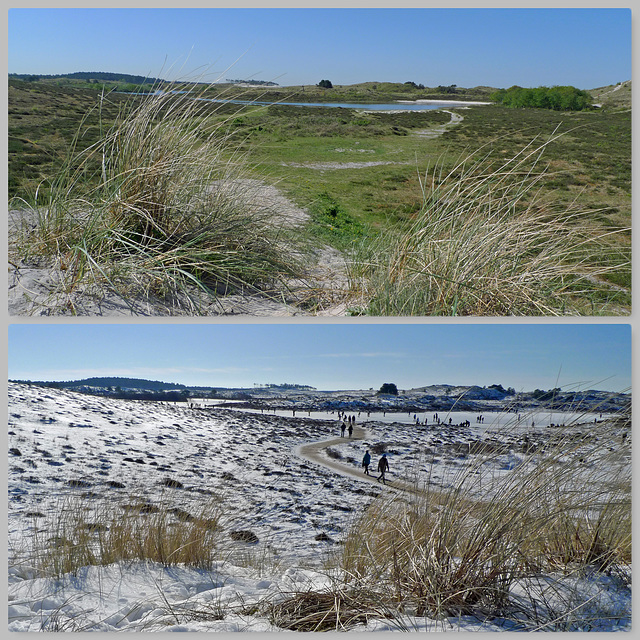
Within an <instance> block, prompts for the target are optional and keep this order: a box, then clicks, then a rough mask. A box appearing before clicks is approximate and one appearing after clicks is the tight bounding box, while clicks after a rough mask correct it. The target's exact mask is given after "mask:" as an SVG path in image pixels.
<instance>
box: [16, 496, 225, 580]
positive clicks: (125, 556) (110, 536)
mask: <svg viewBox="0 0 640 640" xmlns="http://www.w3.org/2000/svg"><path fill="white" fill-rule="evenodd" d="M223 519H224V511H223V509H222V506H221V504H220V502H219V501H218V500H211V501H210V502H208V503H206V504H203V505H202V506H201V507H199V511H198V512H197V513H195V514H190V513H188V512H187V511H185V510H183V509H181V508H177V507H171V506H170V505H169V504H168V503H160V504H159V505H150V504H148V503H146V502H143V501H140V500H138V499H135V498H134V499H133V500H132V501H130V502H129V503H128V504H124V503H120V504H117V503H112V502H108V503H107V502H105V503H100V504H97V505H92V507H91V508H90V509H89V508H88V507H87V504H86V500H85V501H83V500H81V499H80V498H74V497H68V498H65V499H63V500H62V501H61V503H60V504H59V505H58V507H57V508H56V510H55V515H54V516H53V517H52V519H51V521H50V522H49V523H48V524H47V526H46V527H42V529H40V530H36V534H35V536H34V538H33V540H32V541H30V542H29V544H30V545H31V548H30V549H29V550H27V551H25V553H26V562H28V563H30V565H31V567H32V569H33V570H35V572H36V573H37V574H38V575H43V576H56V577H59V576H63V575H65V574H74V573H75V572H77V571H78V570H79V569H80V568H82V567H86V566H91V565H109V564H113V563H121V562H124V563H128V562H135V561H150V562H157V563H160V564H162V565H164V566H174V565H178V564H183V565H186V566H190V567H195V568H202V569H208V568H210V567H211V566H212V564H213V562H214V558H215V556H216V554H218V553H220V550H221V548H222V543H223V538H224V536H223V533H222V529H223V526H222V525H223Z"/></svg>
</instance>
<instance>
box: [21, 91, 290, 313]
mask: <svg viewBox="0 0 640 640" xmlns="http://www.w3.org/2000/svg"><path fill="white" fill-rule="evenodd" d="M195 86H197V85H195ZM103 99H104V100H107V99H108V96H104V97H103ZM211 108H212V107H211V103H210V102H207V101H204V100H201V99H200V95H199V94H198V93H197V90H196V89H194V85H190V86H180V85H178V86H175V87H174V88H173V90H172V91H165V92H162V93H158V94H156V95H150V96H145V97H135V98H132V99H131V101H130V102H128V103H127V106H126V107H125V108H124V109H123V111H122V113H121V115H120V117H119V118H118V119H117V121H116V123H115V125H114V126H113V127H111V128H110V129H109V130H108V131H105V132H104V134H103V135H102V138H101V140H100V141H99V142H98V143H97V144H95V145H93V146H91V147H89V148H88V149H86V150H84V151H81V152H76V145H77V143H78V138H77V137H76V140H75V143H74V145H73V146H72V148H71V150H70V153H69V158H68V161H67V163H66V165H65V167H64V169H63V170H62V171H61V172H60V173H59V174H58V175H57V176H56V177H55V178H54V180H53V183H52V185H51V196H50V198H49V201H48V202H47V203H46V204H45V205H44V206H43V207H38V208H36V209H35V210H34V211H33V215H32V216H30V221H31V222H32V224H25V225H23V226H22V229H21V230H19V238H18V242H17V248H18V253H19V254H20V256H21V257H22V258H26V259H29V258H34V257H39V256H47V257H49V258H50V259H52V260H53V262H54V264H55V267H56V268H57V270H58V273H59V288H60V291H61V292H62V293H67V294H71V293H72V292H73V291H74V290H76V289H77V288H78V287H86V286H90V285H91V284H98V285H99V286H101V287H103V288H106V289H110V290H113V291H116V292H117V293H118V294H119V295H120V296H121V297H122V299H124V300H125V301H127V300H135V299H136V298H141V297H142V298H149V297H158V298H161V299H167V300H170V301H171V302H172V303H173V304H175V305H176V306H178V307H180V306H182V307H185V308H186V309H187V311H189V312H191V313H194V314H198V313H201V312H202V310H201V308H200V302H199V299H198V296H197V295H191V296H190V295H188V291H189V290H193V289H195V290H196V292H197V291H198V290H199V291H202V292H205V293H209V292H216V291H217V292H226V291H235V290H249V291H256V290H261V291H266V292H269V293H271V294H273V295H274V296H276V297H277V296H278V295H280V296H282V290H283V289H284V282H285V280H286V279H290V278H292V277H297V276H300V275H301V273H302V268H301V267H300V264H299V261H298V259H297V258H296V255H297V253H299V252H296V251H295V250H292V247H295V245H296V243H295V241H294V235H293V234H292V233H289V231H288V229H287V225H284V224H282V220H279V219H278V216H277V211H274V210H272V209H271V208H269V207H268V206H261V205H260V204H259V203H257V202H256V198H255V197H254V195H253V193H252V190H251V187H250V184H251V183H250V182H247V181H245V180H242V179H241V178H242V177H243V175H244V174H243V168H244V167H245V166H246V163H245V161H244V160H243V159H242V157H240V156H239V155H238V154H237V153H236V151H235V149H234V148H232V147H231V146H230V145H229V144H227V139H226V135H225V122H224V120H221V119H220V118H218V119H213V120H212V119H211V117H210V116H211ZM81 132H82V128H80V130H79V131H78V136H80V135H81ZM68 300H69V301H70V300H71V297H70V296H69V297H68ZM69 304H72V303H71V302H69Z"/></svg>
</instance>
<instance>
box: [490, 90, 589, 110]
mask: <svg viewBox="0 0 640 640" xmlns="http://www.w3.org/2000/svg"><path fill="white" fill-rule="evenodd" d="M491 100H493V101H494V102H498V103H500V104H503V105H505V106H506V107H515V108H533V109H552V110H554V111H583V110H585V109H589V108H590V107H591V106H592V105H591V96H590V95H589V94H588V93H587V92H586V91H583V90H582V89H576V88H575V87H571V86H566V87H564V86H563V87H536V88H533V89H527V88H524V87H518V86H513V87H510V88H509V89H499V90H498V91H496V92H495V93H493V94H491Z"/></svg>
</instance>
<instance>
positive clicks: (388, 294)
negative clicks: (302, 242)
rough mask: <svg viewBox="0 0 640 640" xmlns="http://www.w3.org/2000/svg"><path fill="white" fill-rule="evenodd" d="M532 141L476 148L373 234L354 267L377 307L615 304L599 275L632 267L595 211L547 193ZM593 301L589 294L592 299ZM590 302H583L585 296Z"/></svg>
mask: <svg viewBox="0 0 640 640" xmlns="http://www.w3.org/2000/svg"><path fill="white" fill-rule="evenodd" d="M552 140H553V138H552V139H551V140H548V141H547V142H544V143H542V144H539V145H536V144H535V141H533V142H532V143H530V144H529V145H528V146H527V147H525V148H524V149H522V150H521V151H520V152H519V153H518V154H516V155H515V156H514V157H513V158H511V159H508V160H506V161H504V160H498V161H496V160H495V159H494V158H493V157H492V155H491V153H487V154H486V155H484V156H483V155H482V154H483V150H482V149H481V150H479V151H477V152H475V153H473V154H471V155H469V156H468V157H466V158H464V159H462V160H461V161H460V162H458V163H457V164H456V165H455V166H454V167H453V168H452V169H451V170H449V171H446V172H445V170H444V169H443V167H442V166H439V167H438V166H436V167H435V169H434V170H433V172H432V173H431V175H429V171H427V174H426V175H425V178H424V180H423V181H422V186H423V196H424V202H423V205H422V208H421V209H420V211H419V212H418V213H417V214H416V215H415V216H414V217H413V218H412V219H411V220H409V221H408V223H407V224H406V225H404V227H403V228H401V229H400V230H399V231H398V232H397V233H395V232H393V230H392V231H391V232H389V233H384V234H380V235H379V236H378V237H377V238H376V240H375V241H373V242H370V241H368V242H367V243H366V245H365V244H363V246H362V247H361V248H360V250H359V251H358V252H357V253H356V257H355V259H354V264H353V268H352V274H351V276H352V282H353V288H354V290H355V291H357V292H359V294H360V295H361V297H362V299H363V300H364V301H365V304H366V309H367V312H368V313H369V314H371V315H478V316H484V315H563V314H572V315H582V314H589V315H593V314H598V313H604V312H607V311H609V310H610V309H613V308H615V307H614V306H613V304H611V305H607V300H606V299H604V300H603V296H604V297H605V298H606V295H605V294H603V289H602V286H601V285H600V284H599V283H598V278H600V277H601V276H603V275H604V274H606V273H610V272H612V271H619V270H621V269H629V268H630V260H629V259H628V258H626V257H624V256H622V257H621V255H619V254H620V253H621V252H619V251H618V250H616V249H615V248H614V247H613V246H612V243H611V235H613V232H611V231H606V230H605V231H603V230H598V229H596V228H594V227H593V225H592V224H590V222H589V221H590V217H591V216H592V215H593V213H594V212H593V211H583V210H579V209H578V208H577V206H575V205H570V206H559V205H557V204H556V203H554V201H553V200H552V198H550V197H549V196H546V197H543V196H542V195H541V190H540V187H541V184H542V181H543V179H544V177H545V173H546V169H545V168H543V167H540V166H539V165H540V156H541V155H542V153H543V151H544V149H545V147H546V146H547V145H548V144H549V143H550V142H551V141H552ZM590 300H592V302H589V301H590ZM585 301H586V302H585Z"/></svg>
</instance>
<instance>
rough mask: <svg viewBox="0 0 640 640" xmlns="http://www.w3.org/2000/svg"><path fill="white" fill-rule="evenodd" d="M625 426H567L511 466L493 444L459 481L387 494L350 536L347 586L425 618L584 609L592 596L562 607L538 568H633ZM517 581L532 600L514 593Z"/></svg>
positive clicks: (531, 619)
mask: <svg viewBox="0 0 640 640" xmlns="http://www.w3.org/2000/svg"><path fill="white" fill-rule="evenodd" d="M587 428H591V425H589V426H588V427H587ZM580 431H581V430H580ZM620 433H621V431H620V425H619V423H616V422H615V421H612V422H610V423H608V424H598V426H597V427H593V433H592V434H590V435H588V436H586V437H584V436H583V435H577V434H576V433H575V432H574V431H573V430H572V429H571V428H564V429H562V428H558V429H556V432H555V433H553V434H551V435H550V436H549V437H548V439H547V442H546V443H545V445H544V447H542V448H539V449H537V450H536V451H535V452H533V453H531V454H527V455H521V456H520V457H519V459H520V462H519V464H517V465H515V466H514V467H513V468H512V469H510V470H508V471H505V470H504V469H505V467H504V465H501V457H504V456H505V455H510V454H512V453H513V452H509V451H506V450H505V451H499V450H498V451H491V450H487V452H486V453H483V454H481V455H477V456H475V457H474V459H469V460H468V461H467V465H466V467H465V468H464V469H463V470H462V471H460V472H459V473H458V475H457V476H456V478H455V482H454V483H453V484H452V485H451V487H450V488H444V489H440V488H435V487H433V486H431V485H430V484H429V483H428V482H427V483H422V484H419V485H418V484H417V485H416V488H415V491H414V493H413V495H412V497H411V499H405V498H402V497H401V496H398V495H396V494H393V495H389V494H387V495H383V496H381V497H380V498H379V499H377V500H375V501H374V502H373V503H372V504H371V505H370V506H369V507H368V508H367V510H366V511H365V513H364V514H363V516H362V518H361V519H360V520H359V521H358V522H356V524H355V526H354V527H353V529H352V530H351V531H350V532H349V535H348V536H347V538H346V540H345V546H344V552H343V554H342V556H341V560H340V566H341V567H342V569H344V571H345V574H346V576H347V581H348V583H350V584H352V585H358V586H359V588H361V589H365V590H366V589H370V588H375V589H376V590H377V591H380V590H382V591H383V592H384V593H386V594H387V597H388V601H389V602H390V603H395V605H396V606H397V607H398V609H399V610H403V611H406V612H408V613H412V614H413V615H417V616H428V617H434V618H439V617H449V616H459V615H473V616H478V617H481V618H483V617H492V616H503V617H513V618H514V619H515V618H517V619H518V620H519V621H520V623H522V624H523V625H525V626H526V625H529V626H530V627H533V626H536V625H544V624H547V623H549V621H552V620H555V621H556V622H558V623H559V621H561V620H564V619H565V618H566V616H570V617H571V616H573V617H576V616H577V617H579V616H578V614H577V613H576V612H577V611H578V609H579V608H580V607H585V606H586V605H585V602H582V603H580V604H578V605H576V601H572V604H571V607H572V610H571V611H569V610H568V609H567V610H566V611H561V610H558V609H557V608H554V607H557V606H558V605H557V602H558V597H554V595H556V594H552V593H551V592H552V591H554V589H556V587H554V581H553V580H548V581H547V580H545V579H543V578H541V576H543V575H557V574H560V575H564V576H574V577H575V576H579V575H581V574H582V573H583V572H585V571H597V572H606V573H608V574H611V573H617V574H618V575H620V576H624V575H625V574H626V571H627V568H628V567H629V564H630V561H631V456H630V443H629V442H628V440H627V438H626V437H621V435H620ZM623 435H624V434H623ZM543 583H544V585H543V586H540V585H542V584H543ZM558 584H562V581H560V582H559V583H558ZM516 587H517V588H518V589H519V591H520V592H522V591H524V592H527V593H528V594H529V596H530V600H529V601H526V598H525V599H524V600H523V598H522V597H520V598H515V597H514V596H513V590H514V588H516ZM560 590H561V587H557V591H558V593H559V592H560ZM551 602H553V603H554V604H553V606H552V605H551V604H549V603H551ZM545 603H546V604H545ZM545 607H546V610H545ZM576 607H578V609H576ZM554 624H555V623H554Z"/></svg>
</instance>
